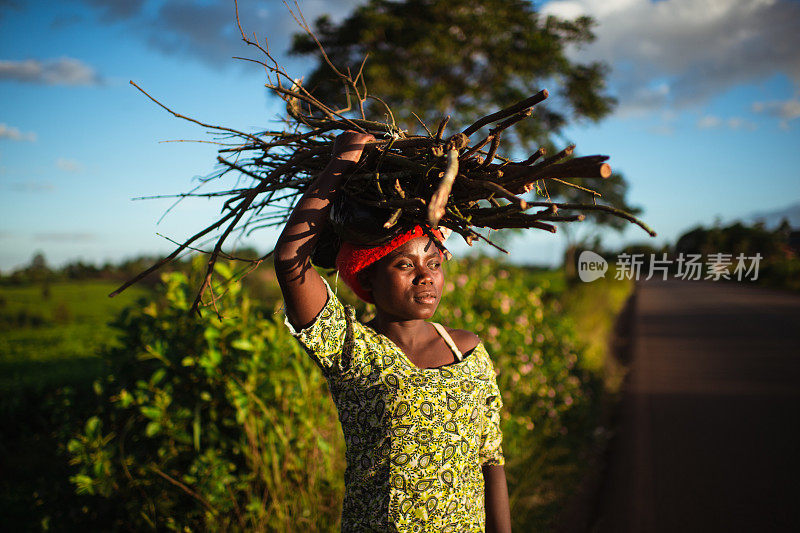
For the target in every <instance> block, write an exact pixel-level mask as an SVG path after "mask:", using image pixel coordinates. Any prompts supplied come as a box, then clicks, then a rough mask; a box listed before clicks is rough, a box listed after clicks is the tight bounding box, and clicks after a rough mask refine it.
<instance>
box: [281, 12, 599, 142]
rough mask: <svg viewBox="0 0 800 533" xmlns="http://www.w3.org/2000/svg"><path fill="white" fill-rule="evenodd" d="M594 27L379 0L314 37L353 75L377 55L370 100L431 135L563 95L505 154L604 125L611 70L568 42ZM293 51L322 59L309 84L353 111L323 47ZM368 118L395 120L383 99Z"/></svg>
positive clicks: (307, 43)
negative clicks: (574, 54)
mask: <svg viewBox="0 0 800 533" xmlns="http://www.w3.org/2000/svg"><path fill="white" fill-rule="evenodd" d="M592 25H593V22H592V20H591V19H590V18H589V17H579V18H577V19H575V20H572V21H566V20H561V19H558V18H556V17H553V16H548V17H542V16H540V15H539V14H538V13H537V12H536V10H535V7H534V6H533V5H532V3H531V2H529V1H527V0H488V1H487V0H463V1H459V2H453V1H448V0H406V1H404V2H391V1H386V0H372V1H370V2H369V3H367V4H365V5H363V6H361V7H358V8H356V10H355V11H354V12H353V13H352V14H350V15H349V16H348V17H347V18H345V19H344V20H343V21H341V22H340V23H338V24H337V23H334V22H332V21H331V19H330V18H328V17H321V18H319V19H318V20H317V21H316V24H315V27H314V33H315V35H316V36H317V38H318V39H319V41H320V43H321V44H322V46H323V47H324V49H325V51H326V53H327V55H328V57H329V58H330V59H331V61H332V62H333V64H334V65H336V66H337V67H350V68H351V71H352V72H353V75H355V72H356V71H357V70H358V68H359V66H360V65H361V63H362V61H363V60H364V58H365V57H366V56H368V59H367V61H366V63H365V65H364V78H365V81H366V85H367V89H368V90H369V94H371V95H374V96H377V97H379V98H380V99H381V100H383V101H384V102H386V104H388V106H389V107H390V108H391V109H392V112H393V113H394V118H395V120H396V121H397V123H398V125H400V126H401V127H403V128H406V129H412V128H413V130H418V129H420V128H419V126H418V125H416V119H415V118H414V116H413V115H412V112H414V113H416V114H417V115H419V117H420V118H422V120H423V121H425V122H426V123H427V124H428V125H429V127H432V128H435V127H436V125H437V124H438V122H439V121H440V120H441V119H442V117H443V116H445V115H451V117H452V119H451V122H450V125H451V126H453V127H463V126H465V125H468V124H470V123H472V122H473V121H474V120H475V119H477V118H479V117H480V116H482V115H485V114H487V113H490V112H492V111H496V110H497V109H499V108H501V107H505V106H507V105H510V104H512V103H514V102H516V101H519V100H522V99H524V98H526V97H528V96H530V95H532V94H535V93H537V92H538V91H540V90H541V89H543V88H548V89H551V93H553V94H554V95H555V96H556V97H555V98H552V99H551V101H548V103H547V105H543V106H541V107H539V108H537V109H536V111H535V114H534V117H533V118H532V119H529V120H526V121H524V122H523V123H521V124H518V125H517V126H515V127H514V129H513V130H512V131H509V132H507V134H506V136H505V137H504V139H505V142H506V148H509V147H511V146H513V147H514V148H518V149H520V150H528V151H532V150H535V149H536V148H538V146H539V145H550V144H552V137H553V136H554V135H558V134H559V133H560V132H561V130H562V128H563V127H564V126H565V125H566V124H567V123H568V122H569V121H571V120H577V119H588V120H592V121H596V120H599V119H601V118H602V117H604V116H606V115H607V114H608V113H609V112H610V111H611V110H612V107H613V106H614V104H615V100H614V99H613V98H612V97H610V96H608V95H607V94H605V88H606V84H605V75H606V72H607V67H606V66H605V65H604V64H602V63H597V62H595V63H588V64H580V63H576V62H573V61H571V60H570V59H569V58H568V57H567V55H566V48H567V46H568V45H582V44H584V43H588V42H590V41H591V40H592V39H593V38H594V35H593V34H592V31H591V28H592ZM291 51H292V53H294V54H301V55H309V54H311V55H315V56H316V57H317V59H318V63H317V66H316V68H315V69H314V71H313V72H312V73H311V75H310V76H309V77H308V78H307V79H306V80H305V82H304V85H305V86H306V87H307V88H309V89H313V92H314V94H315V96H317V97H318V98H320V99H321V100H323V101H325V102H336V103H339V104H341V105H342V106H344V105H345V98H344V90H343V86H342V84H341V82H340V81H338V79H337V77H336V76H335V74H334V73H333V72H332V71H331V69H330V68H329V67H328V66H327V65H326V64H325V61H324V60H323V58H322V56H321V54H320V52H319V49H318V47H317V45H316V43H315V42H314V40H313V39H312V38H311V37H310V36H309V35H307V34H298V35H296V36H295V39H294V44H293V47H292V50H291ZM552 89H555V90H552ZM553 100H555V101H553ZM365 112H366V113H367V115H368V118H372V119H373V120H386V109H385V106H384V105H383V104H382V103H381V102H380V101H378V100H368V101H367V103H366V106H365ZM509 143H511V144H509Z"/></svg>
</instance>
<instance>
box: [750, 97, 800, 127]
mask: <svg viewBox="0 0 800 533" xmlns="http://www.w3.org/2000/svg"><path fill="white" fill-rule="evenodd" d="M753 111H754V112H756V113H765V114H767V115H771V116H773V117H777V118H779V119H780V121H781V122H780V124H781V127H782V128H784V129H786V128H788V127H789V122H791V121H793V120H796V119H798V118H800V99H798V98H792V99H790V100H782V101H781V100H776V101H771V102H755V103H754V104H753Z"/></svg>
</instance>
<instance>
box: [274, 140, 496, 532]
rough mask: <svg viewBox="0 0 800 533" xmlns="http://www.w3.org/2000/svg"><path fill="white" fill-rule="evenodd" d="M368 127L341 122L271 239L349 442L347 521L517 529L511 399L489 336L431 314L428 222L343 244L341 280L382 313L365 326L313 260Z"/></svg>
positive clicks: (293, 317)
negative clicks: (508, 453) (503, 420)
mask: <svg viewBox="0 0 800 533" xmlns="http://www.w3.org/2000/svg"><path fill="white" fill-rule="evenodd" d="M372 139H373V137H372V136H370V135H364V134H359V133H355V132H345V133H343V134H341V135H340V136H339V137H337V139H336V142H335V143H334V156H333V158H332V159H331V162H330V164H329V165H328V166H327V167H326V168H325V170H324V171H323V172H322V173H321V174H320V175H319V176H318V177H317V179H316V180H315V182H314V183H313V184H312V185H311V186H310V187H309V189H308V191H307V192H306V193H305V195H304V196H303V197H302V198H301V199H300V201H299V202H298V204H297V206H296V207H295V209H294V212H293V213H292V215H291V217H290V218H289V221H288V222H287V224H286V227H285V229H284V231H283V233H282V234H281V236H280V238H279V239H278V243H277V244H276V247H275V271H276V274H277V276H278V281H279V282H280V285H281V290H282V292H283V296H284V301H285V310H286V319H287V320H286V324H287V326H288V327H289V328H290V330H291V331H292V333H293V334H294V335H295V336H296V337H297V338H298V340H299V341H300V343H301V344H302V345H303V347H304V348H305V350H306V351H307V352H308V353H309V355H310V356H311V357H312V359H313V360H314V361H315V362H316V364H317V365H318V366H319V367H320V368H321V369H322V371H323V373H324V374H325V377H326V379H327V380H328V384H329V387H330V390H331V395H332V396H333V399H334V402H335V403H336V406H337V409H338V411H339V419H340V421H341V424H342V431H343V433H344V437H345V442H346V445H347V449H346V459H347V470H346V472H345V497H344V505H343V509H342V530H343V531H359V532H360V531H402V532H405V531H413V532H418V531H437V532H443V533H447V532H454V533H455V532H458V533H462V532H467V531H484V529H485V530H487V531H498V532H507V531H510V523H511V519H510V514H509V506H508V491H507V487H506V477H505V471H504V468H503V465H504V463H505V460H504V457H503V451H502V446H501V440H502V435H501V432H500V409H501V407H502V400H501V397H500V393H499V390H498V389H497V382H496V379H495V372H494V367H493V365H492V361H491V359H490V357H489V355H488V354H487V353H486V350H485V348H484V347H483V344H482V343H481V342H480V339H479V338H478V337H476V336H475V335H474V334H472V333H470V332H468V331H464V330H454V329H450V328H447V327H443V326H440V325H439V324H436V323H433V322H428V321H427V320H428V319H430V318H431V317H432V316H433V314H434V312H435V311H436V307H437V306H438V304H439V301H440V299H441V296H442V287H443V282H444V277H443V273H442V270H441V263H442V259H443V258H442V256H441V254H440V252H439V250H438V249H437V247H436V246H435V244H434V243H433V242H432V240H431V239H430V238H429V237H427V236H425V234H424V233H423V231H422V229H421V228H420V227H419V226H417V227H415V228H414V229H412V230H410V231H407V232H405V233H401V234H400V235H398V236H397V237H395V238H394V239H393V240H392V241H391V242H389V243H388V244H386V245H382V246H375V247H365V246H358V245H353V244H351V243H344V244H343V245H342V247H341V250H340V251H339V254H338V256H337V267H338V269H339V274H340V276H341V277H342V278H343V279H344V281H345V282H346V283H347V284H348V285H349V286H350V287H351V288H352V289H353V290H354V291H355V292H356V294H358V295H359V296H360V297H361V298H362V299H364V300H366V301H368V302H372V303H374V304H375V312H376V316H375V319H374V320H372V322H370V323H368V324H362V323H360V322H358V321H357V320H356V318H355V314H354V311H353V309H352V308H350V307H344V306H343V305H342V304H341V303H340V302H339V300H338V299H337V298H336V296H335V295H334V293H333V292H332V291H331V289H330V287H329V286H328V285H327V283H326V282H325V280H324V279H323V278H322V277H321V276H320V275H319V274H318V273H317V272H316V270H315V269H314V267H313V266H312V265H311V256H312V253H313V250H314V247H315V245H316V243H317V240H318V238H319V235H320V232H321V229H322V228H323V226H324V225H325V224H327V223H328V222H327V220H328V213H329V210H330V204H331V200H332V199H333V198H334V197H335V196H336V194H337V193H338V192H339V191H338V187H339V185H340V183H341V182H342V179H343V178H344V177H345V176H346V174H347V173H348V172H349V171H350V170H352V169H353V167H354V166H355V165H356V163H357V162H358V160H359V159H360V157H361V153H362V151H363V149H364V146H365V143H367V142H368V141H370V140H372Z"/></svg>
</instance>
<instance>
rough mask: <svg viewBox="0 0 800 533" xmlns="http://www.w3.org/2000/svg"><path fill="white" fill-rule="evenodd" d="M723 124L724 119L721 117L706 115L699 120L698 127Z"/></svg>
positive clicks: (714, 126)
mask: <svg viewBox="0 0 800 533" xmlns="http://www.w3.org/2000/svg"><path fill="white" fill-rule="evenodd" d="M721 125H722V120H721V119H720V118H719V117H715V116H712V115H706V116H704V117H702V118H700V120H698V121H697V127H698V128H700V129H703V130H705V129H709V128H718V127H720V126H721Z"/></svg>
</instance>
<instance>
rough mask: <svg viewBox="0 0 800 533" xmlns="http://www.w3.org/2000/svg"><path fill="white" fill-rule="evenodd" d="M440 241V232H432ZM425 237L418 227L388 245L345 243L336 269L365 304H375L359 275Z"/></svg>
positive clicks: (337, 258) (339, 254) (402, 234)
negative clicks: (378, 261) (414, 240)
mask: <svg viewBox="0 0 800 533" xmlns="http://www.w3.org/2000/svg"><path fill="white" fill-rule="evenodd" d="M432 233H433V234H434V235H436V236H437V237H438V238H439V239H440V240H444V239H443V238H442V234H441V232H440V231H439V230H432ZM423 235H425V232H424V231H423V229H422V227H421V226H419V225H417V226H415V227H414V229H411V230H409V231H407V232H405V233H401V234H400V235H398V236H396V237H395V238H394V239H392V240H391V241H389V242H388V243H386V244H383V245H380V246H360V245H358V244H353V243H349V242H343V243H342V246H341V248H339V253H338V254H337V256H336V268H337V269H338V270H339V275H340V276H341V277H342V279H343V280H344V282H345V283H346V284H347V286H348V287H350V288H351V289H352V290H353V292H355V293H356V295H358V297H359V298H361V299H362V300H364V301H365V302H369V303H374V301H373V299H372V294H371V291H369V290H367V289H365V288H364V287H362V286H361V283H360V282H359V281H358V273H359V272H361V271H362V270H364V269H365V268H367V267H368V266H369V265H371V264H372V263H374V262H375V261H377V260H379V259H380V258H382V257H384V256H386V255H388V254H389V253H390V252H392V251H393V250H396V249H397V248H399V247H401V246H403V245H404V244H405V243H407V242H408V241H410V240H411V239H416V238H417V237H422V236H423Z"/></svg>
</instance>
